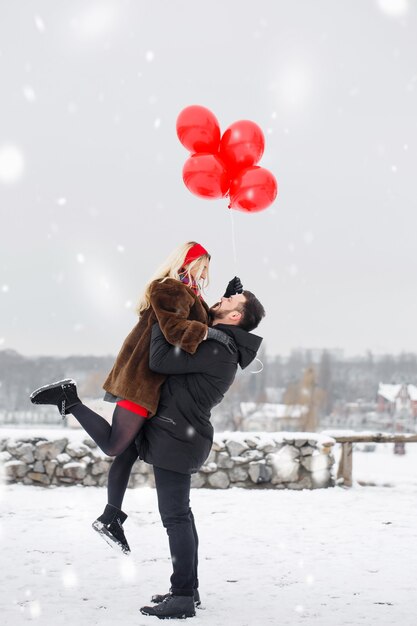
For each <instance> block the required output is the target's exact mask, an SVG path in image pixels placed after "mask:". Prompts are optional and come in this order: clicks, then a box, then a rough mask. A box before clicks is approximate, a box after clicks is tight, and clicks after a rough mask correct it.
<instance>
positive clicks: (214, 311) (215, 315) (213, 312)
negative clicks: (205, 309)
mask: <svg viewBox="0 0 417 626" xmlns="http://www.w3.org/2000/svg"><path fill="white" fill-rule="evenodd" d="M219 304H220V302H217V303H216V304H214V305H213V306H212V307H211V308H210V310H209V315H210V320H211V322H212V323H213V322H214V321H217V320H224V319H225V317H227V314H228V311H227V312H224V311H219V309H218V308H217V307H218V305H219Z"/></svg>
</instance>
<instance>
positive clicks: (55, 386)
mask: <svg viewBox="0 0 417 626" xmlns="http://www.w3.org/2000/svg"><path fill="white" fill-rule="evenodd" d="M30 401H31V402H32V404H56V405H57V407H58V410H59V412H60V413H61V415H62V417H65V415H67V413H71V411H70V409H71V407H73V406H74V405H76V404H80V403H81V400H80V399H79V397H78V395H77V386H76V382H75V380H72V378H66V379H65V380H58V381H57V382H56V383H51V384H50V385H45V386H44V387H39V389H35V391H33V392H32V393H31V394H30Z"/></svg>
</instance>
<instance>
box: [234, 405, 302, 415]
mask: <svg viewBox="0 0 417 626" xmlns="http://www.w3.org/2000/svg"><path fill="white" fill-rule="evenodd" d="M240 411H241V414H242V417H251V418H256V417H264V418H265V417H267V418H275V419H285V418H289V417H292V418H300V417H302V415H304V414H305V413H307V411H308V408H307V407H306V406H303V405H301V404H277V403H272V402H241V403H240Z"/></svg>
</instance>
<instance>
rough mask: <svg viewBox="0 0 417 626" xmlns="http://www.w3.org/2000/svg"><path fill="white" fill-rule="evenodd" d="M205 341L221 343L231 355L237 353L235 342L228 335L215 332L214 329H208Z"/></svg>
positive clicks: (218, 331) (219, 331)
mask: <svg viewBox="0 0 417 626" xmlns="http://www.w3.org/2000/svg"><path fill="white" fill-rule="evenodd" d="M207 339H214V341H217V342H218V343H222V344H223V345H224V346H226V348H227V349H228V350H229V352H230V353H231V354H233V353H234V352H237V347H236V344H235V342H234V341H233V339H232V338H231V337H229V335H226V333H223V332H222V331H221V330H217V329H216V328H209V329H208V332H207Z"/></svg>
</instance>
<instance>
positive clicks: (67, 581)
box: [61, 567, 78, 589]
mask: <svg viewBox="0 0 417 626" xmlns="http://www.w3.org/2000/svg"><path fill="white" fill-rule="evenodd" d="M61 579H62V584H63V585H64V587H65V588H66V589H70V588H72V587H76V586H77V585H78V576H77V574H76V572H75V570H74V569H73V568H72V567H67V568H65V569H64V570H62V574H61Z"/></svg>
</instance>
